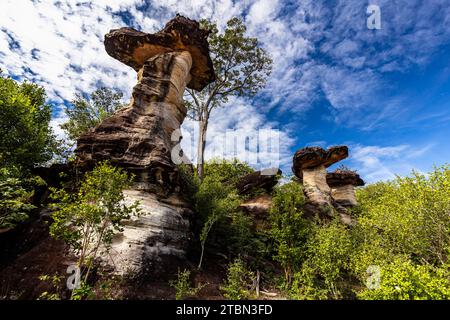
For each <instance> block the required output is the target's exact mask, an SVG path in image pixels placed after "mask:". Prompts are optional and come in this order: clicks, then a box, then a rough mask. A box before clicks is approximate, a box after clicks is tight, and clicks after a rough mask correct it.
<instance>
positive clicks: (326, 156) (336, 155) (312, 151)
mask: <svg viewBox="0 0 450 320" xmlns="http://www.w3.org/2000/svg"><path fill="white" fill-rule="evenodd" d="M347 156H348V148H347V147H346V146H337V147H331V148H329V149H328V150H324V149H322V148H320V147H307V148H303V149H300V150H298V151H297V152H296V153H295V155H294V159H293V166H292V171H293V172H294V174H295V175H296V176H297V177H298V178H299V179H300V181H302V183H303V190H304V192H305V194H306V196H307V197H308V199H309V201H310V202H311V203H313V204H314V205H317V206H329V207H331V206H332V199H331V189H330V187H329V186H328V184H327V181H326V175H327V172H326V168H327V167H329V166H331V165H332V164H333V163H336V162H338V161H340V160H342V159H345V158H346V157H347Z"/></svg>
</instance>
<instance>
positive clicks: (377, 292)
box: [358, 259, 450, 300]
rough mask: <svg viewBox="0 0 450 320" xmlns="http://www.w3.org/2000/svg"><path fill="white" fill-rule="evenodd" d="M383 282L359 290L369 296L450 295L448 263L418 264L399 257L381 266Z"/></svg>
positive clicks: (424, 297)
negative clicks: (442, 265)
mask: <svg viewBox="0 0 450 320" xmlns="http://www.w3.org/2000/svg"><path fill="white" fill-rule="evenodd" d="M380 270H381V273H380V279H379V283H378V284H376V287H375V288H373V289H369V288H366V289H365V290H363V291H362V292H360V293H359V294H358V298H359V299H366V300H441V299H445V300H448V299H450V273H449V269H448V267H441V268H434V267H432V266H430V265H414V264H413V263H412V262H411V261H409V260H404V259H396V260H395V261H394V262H392V263H389V264H386V265H383V266H381V267H380Z"/></svg>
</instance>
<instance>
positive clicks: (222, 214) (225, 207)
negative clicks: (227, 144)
mask: <svg viewBox="0 0 450 320" xmlns="http://www.w3.org/2000/svg"><path fill="white" fill-rule="evenodd" d="M250 170H251V169H249V167H248V165H247V164H245V163H241V162H239V161H237V160H233V161H228V160H217V159H215V160H212V161H210V162H207V163H205V176H204V179H203V181H202V183H201V184H200V186H199V187H198V191H197V193H196V194H195V196H194V202H195V211H196V212H197V215H198V221H197V223H198V225H200V226H201V227H200V232H199V233H200V236H199V238H200V243H201V256H200V261H199V265H198V268H199V269H200V268H201V265H202V261H203V255H204V251H205V245H206V241H207V239H208V237H209V235H210V232H211V230H213V228H215V227H218V226H220V225H221V222H224V220H225V219H232V216H233V214H234V213H236V212H237V208H238V206H239V204H240V202H241V198H240V197H239V196H238V195H237V191H236V188H235V182H236V181H237V179H239V178H240V177H241V176H242V175H245V174H247V173H248V172H249V171H250ZM222 226H223V225H222ZM219 232H220V231H219Z"/></svg>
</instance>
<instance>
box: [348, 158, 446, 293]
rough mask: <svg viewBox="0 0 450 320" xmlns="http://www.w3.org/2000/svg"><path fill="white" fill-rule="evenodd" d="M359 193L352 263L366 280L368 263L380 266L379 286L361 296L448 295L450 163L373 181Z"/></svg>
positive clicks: (355, 271)
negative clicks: (432, 169)
mask: <svg viewBox="0 0 450 320" xmlns="http://www.w3.org/2000/svg"><path fill="white" fill-rule="evenodd" d="M357 196H358V201H359V203H360V207H359V209H358V210H357V214H358V217H359V218H358V225H357V226H356V227H355V228H354V230H353V237H354V242H355V248H354V252H353V253H352V255H351V256H350V268H351V271H352V273H353V274H354V275H355V276H356V277H357V278H358V279H359V280H360V281H361V283H363V284H364V283H365V281H366V280H367V277H368V275H367V269H368V267H369V266H378V267H379V268H381V286H380V288H379V289H376V290H369V289H366V290H364V291H363V292H362V293H360V294H359V298H361V299H441V298H446V297H447V298H448V272H447V270H448V269H447V268H448V265H447V260H448V252H449V248H450V216H449V214H448V213H449V212H450V166H449V165H445V166H442V167H439V168H435V170H434V171H433V172H431V173H429V174H428V175H427V176H425V175H423V174H419V173H417V172H413V174H412V175H411V176H409V177H404V178H401V177H398V178H397V179H395V180H394V181H391V182H379V183H377V184H373V185H369V186H367V187H366V188H363V189H360V190H358V192H357Z"/></svg>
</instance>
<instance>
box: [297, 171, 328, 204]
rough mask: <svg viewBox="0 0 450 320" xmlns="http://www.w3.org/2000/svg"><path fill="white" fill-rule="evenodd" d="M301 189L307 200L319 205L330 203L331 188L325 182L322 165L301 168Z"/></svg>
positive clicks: (325, 172)
mask: <svg viewBox="0 0 450 320" xmlns="http://www.w3.org/2000/svg"><path fill="white" fill-rule="evenodd" d="M302 173H303V191H304V192H305V194H306V196H307V197H308V199H309V201H311V202H313V203H314V204H317V205H319V206H324V205H331V189H330V187H329V186H328V184H327V179H326V176H327V170H326V169H325V166H324V165H320V166H317V167H315V168H312V169H304V170H303V172H302Z"/></svg>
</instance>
